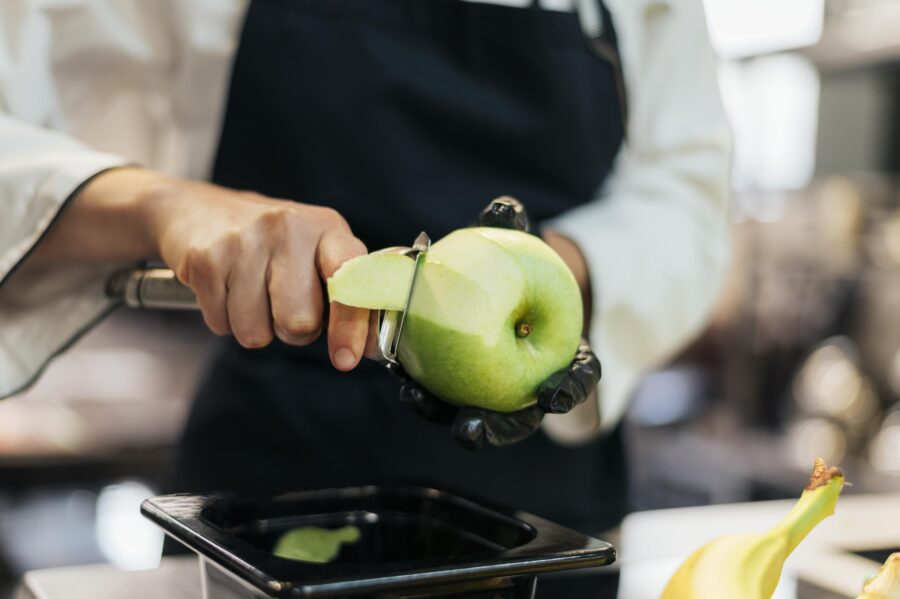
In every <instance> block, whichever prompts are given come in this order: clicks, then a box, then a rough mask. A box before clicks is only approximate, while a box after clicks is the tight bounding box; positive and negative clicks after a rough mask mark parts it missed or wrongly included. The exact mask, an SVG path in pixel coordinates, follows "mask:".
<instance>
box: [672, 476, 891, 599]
mask: <svg viewBox="0 0 900 599" xmlns="http://www.w3.org/2000/svg"><path fill="white" fill-rule="evenodd" d="M843 485H844V476H843V473H841V471H840V469H838V468H828V467H827V466H826V465H825V462H824V461H822V460H821V459H817V460H816V463H815V466H814V467H813V473H812V476H811V477H810V482H809V484H808V485H807V487H806V489H805V490H804V491H803V494H802V495H801V496H800V499H799V500H798V501H797V503H796V504H795V505H794V507H793V508H792V509H791V511H790V512H789V513H788V515H787V516H786V517H785V518H784V519H783V520H782V521H781V522H779V523H778V524H777V525H776V526H775V527H774V528H772V529H771V530H770V531H768V532H766V533H763V534H735V535H728V536H724V537H719V538H717V539H713V540H712V541H710V542H709V543H707V544H706V545H704V546H703V547H701V548H700V549H698V550H697V551H695V552H694V553H693V554H692V555H691V556H690V557H689V558H688V559H687V561H685V562H684V563H683V564H682V565H681V566H680V567H679V568H678V570H677V571H676V572H675V574H674V575H673V576H672V578H671V580H669V583H668V585H666V588H665V590H664V591H663V594H662V597H661V599H726V598H727V599H771V597H772V594H773V593H774V592H775V587H776V586H778V580H779V579H780V578H781V569H782V567H783V566H784V561H785V560H786V559H787V557H788V555H790V554H791V552H792V551H793V550H794V549H795V548H796V547H797V545H799V544H800V541H802V540H803V539H804V537H806V535H807V534H809V532H810V531H811V530H812V529H813V528H814V527H815V526H816V525H817V524H818V523H819V522H821V521H822V520H823V519H825V518H826V517H827V516H830V515H831V514H833V513H834V506H835V504H836V503H837V498H838V495H840V492H841V489H842V488H843ZM879 599H880V598H879Z"/></svg>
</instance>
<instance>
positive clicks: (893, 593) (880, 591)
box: [856, 553, 900, 599]
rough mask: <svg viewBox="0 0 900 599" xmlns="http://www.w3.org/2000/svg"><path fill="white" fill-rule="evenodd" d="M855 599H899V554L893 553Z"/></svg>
mask: <svg viewBox="0 0 900 599" xmlns="http://www.w3.org/2000/svg"><path fill="white" fill-rule="evenodd" d="M856 599H900V553H893V554H891V556H890V557H888V558H887V561H886V562H884V565H883V566H882V567H881V570H879V571H878V574H876V575H875V576H874V577H872V578H870V579H869V581H868V582H867V583H866V586H865V587H863V592H862V595H860V596H859V597H857V598H856Z"/></svg>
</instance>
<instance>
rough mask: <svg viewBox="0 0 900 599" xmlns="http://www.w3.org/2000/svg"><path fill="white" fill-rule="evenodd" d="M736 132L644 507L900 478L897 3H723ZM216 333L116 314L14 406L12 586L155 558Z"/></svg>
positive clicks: (639, 482)
mask: <svg viewBox="0 0 900 599" xmlns="http://www.w3.org/2000/svg"><path fill="white" fill-rule="evenodd" d="M705 4H706V9H707V15H708V19H709V26H710V34H711V37H712V40H713V43H714V46H715V49H716V52H717V53H718V55H719V56H720V58H721V67H720V81H721V88H722V95H723V97H724V100H725V103H726V106H727V109H728V112H729V115H730V118H731V122H732V125H733V129H734V135H735V141H736V148H735V157H734V158H735V161H734V177H733V182H734V196H733V212H732V220H733V242H734V264H733V269H732V272H731V276H730V279H729V282H728V284H727V287H726V289H725V290H724V291H723V293H722V297H721V301H720V302H719V305H718V309H717V311H716V315H715V317H714V319H713V321H712V323H711V324H710V326H709V328H708V329H707V330H706V332H705V333H704V334H703V336H702V337H701V338H700V339H698V340H697V341H696V343H694V344H693V345H692V346H691V347H690V348H688V349H687V350H686V351H685V352H684V353H683V354H682V355H681V356H679V357H678V358H677V359H675V360H673V361H672V363H671V364H669V365H668V366H666V367H665V368H663V369H660V370H659V371H658V372H655V373H653V374H651V375H650V376H648V377H646V379H645V380H644V381H643V383H642V384H641V386H640V388H639V389H638V391H637V392H636V394H635V398H634V401H633V403H632V406H631V409H630V411H629V413H628V415H627V418H626V422H625V426H626V428H627V432H628V443H629V453H630V456H631V463H630V470H631V473H632V479H631V485H632V488H633V499H634V508H635V509H641V510H644V509H654V508H665V507H680V506H694V505H705V504H710V503H730V502H739V501H748V500H757V499H773V498H783V497H792V496H795V495H796V493H797V490H798V486H799V485H800V483H802V481H803V480H804V477H805V476H806V475H807V473H808V471H809V467H810V465H811V463H812V460H813V457H814V456H816V455H822V456H823V457H825V458H826V459H827V460H828V461H829V462H833V463H840V464H841V465H843V466H844V467H845V470H846V471H847V472H848V473H849V478H850V479H851V480H852V482H853V483H854V486H853V487H852V488H851V489H850V490H849V492H850V493H870V492H877V491H895V492H896V491H900V0H831V1H827V2H823V0H790V1H788V2H785V1H784V0H753V1H752V2H748V1H746V0H706V2H705ZM213 342H214V339H213V337H212V336H211V335H209V334H207V333H206V332H205V330H204V328H203V326H202V322H201V321H200V320H199V318H198V317H197V316H196V315H193V314H174V315H173V314H134V313H130V314H126V313H119V314H116V315H114V316H113V317H112V318H110V319H109V320H108V321H107V322H105V323H103V324H102V325H101V326H100V327H98V328H97V329H96V330H94V331H92V332H91V333H90V334H88V335H87V336H85V337H84V339H82V340H81V341H80V342H79V343H78V345H77V346H76V347H75V348H74V349H73V350H72V351H70V352H68V353H67V354H65V355H64V356H62V357H61V358H59V359H58V360H56V361H55V362H54V363H53V364H52V365H51V366H50V368H49V369H48V371H47V372H46V375H45V376H44V377H43V378H42V379H41V380H40V382H39V383H38V384H37V385H36V386H35V387H34V388H33V389H31V390H30V391H28V392H27V393H25V394H24V395H22V396H19V397H16V398H13V399H10V400H6V401H3V402H0V597H4V596H6V595H5V594H6V593H7V592H8V589H10V588H11V587H12V585H13V584H14V581H15V580H16V579H17V578H18V577H19V576H20V575H21V573H22V572H24V571H26V570H30V569H34V568H43V567H50V566H57V565H65V564H79V563H96V562H103V561H108V562H112V563H115V564H117V565H120V566H121V567H123V568H135V569H140V568H147V567H152V566H153V565H154V564H155V563H157V562H158V560H159V551H160V547H161V544H162V538H161V536H160V533H158V532H157V531H156V530H155V529H154V528H153V527H152V526H151V525H149V524H146V523H145V522H144V521H143V520H142V518H141V517H140V515H139V514H138V511H137V507H138V505H139V503H140V501H141V500H142V499H143V498H145V497H147V496H149V495H151V494H153V493H155V492H157V491H159V490H160V489H161V488H162V486H163V485H164V483H165V479H164V476H165V472H166V469H167V467H168V465H169V463H170V460H171V457H172V450H173V449H172V448H173V444H174V443H175V441H176V438H177V436H178V434H179V431H180V428H181V426H182V423H183V419H184V416H185V413H186V410H187V406H188V402H189V399H190V396H191V392H192V388H193V386H194V384H195V381H196V379H197V377H198V376H199V375H200V373H201V371H202V368H203V366H204V363H205V356H206V354H207V353H208V351H209V348H210V346H211V343H213Z"/></svg>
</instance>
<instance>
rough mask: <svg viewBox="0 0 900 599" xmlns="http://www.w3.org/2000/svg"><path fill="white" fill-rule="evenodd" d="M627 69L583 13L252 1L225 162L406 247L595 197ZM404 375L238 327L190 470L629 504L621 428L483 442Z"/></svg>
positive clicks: (233, 172) (198, 425) (369, 238)
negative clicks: (424, 403) (409, 400)
mask: <svg viewBox="0 0 900 599" xmlns="http://www.w3.org/2000/svg"><path fill="white" fill-rule="evenodd" d="M606 17H607V19H606V23H607V28H606V35H607V37H608V41H609V42H610V43H611V44H613V47H615V46H614V44H615V37H614V35H615V34H614V31H613V30H612V27H611V24H610V20H609V15H608V13H607V14H606ZM615 77H616V73H615V70H614V68H613V66H612V65H611V64H609V63H608V62H605V61H604V60H602V59H601V58H598V56H597V55H595V54H593V53H592V52H591V51H590V50H589V49H588V47H587V45H586V42H585V40H584V38H583V36H582V34H581V30H580V28H579V25H578V21H577V18H576V16H575V15H574V14H568V13H559V12H551V11H543V10H540V9H536V8H529V9H521V8H511V7H503V6H497V5H489V4H476V3H470V2H464V1H461V0H255V1H254V2H252V4H251V6H250V8H249V12H248V14H247V16H246V20H245V23H244V29H243V35H242V38H241V42H240V48H239V50H238V53H237V57H236V60H235V63H234V70H233V74H232V80H231V89H230V95H229V98H228V107H227V110H226V118H225V123H224V127H223V133H222V138H221V142H220V147H219V152H218V156H217V159H216V164H215V169H214V180H215V181H216V182H217V183H220V184H222V185H227V186H230V187H235V188H241V189H252V190H255V191H258V192H261V193H264V194H267V195H270V196H273V197H280V198H290V199H293V200H296V201H301V202H307V203H312V204H321V205H326V206H331V207H333V208H336V209H337V210H338V211H339V212H340V213H341V214H342V215H343V216H344V217H345V218H346V219H347V221H348V222H349V223H350V226H351V227H352V229H353V231H354V233H355V234H356V235H357V236H358V237H360V238H361V239H362V240H363V241H364V242H365V243H366V244H367V246H368V247H369V248H370V249H377V248H380V247H385V246H390V245H408V244H410V243H411V242H412V240H413V238H414V237H415V235H416V234H417V233H418V232H419V231H421V230H423V229H424V230H426V231H427V232H428V233H429V234H430V235H431V237H432V239H438V238H440V237H442V236H443V235H445V234H446V233H448V232H450V231H452V230H453V229H456V228H459V227H463V226H467V225H469V224H471V223H472V221H473V220H474V219H475V217H476V215H477V214H478V212H479V211H480V210H481V209H482V208H483V207H484V206H485V205H486V204H487V202H489V201H490V200H491V199H492V198H494V197H496V196H499V195H504V194H509V195H514V196H517V197H518V198H520V199H521V200H522V201H523V202H524V203H525V205H526V207H527V209H528V211H529V213H530V215H531V217H532V220H533V221H535V222H539V221H542V220H544V219H547V218H550V217H553V216H555V215H558V214H560V213H562V212H564V211H566V210H568V209H570V208H573V207H575V206H578V205H579V204H582V203H584V202H587V201H589V200H590V199H591V197H592V195H593V194H594V193H595V191H596V190H597V188H598V187H599V186H600V184H601V183H602V182H603V180H604V178H605V177H606V175H607V173H608V172H609V170H610V167H611V165H612V162H613V158H614V156H615V155H616V153H617V152H618V149H619V146H620V144H621V141H622V136H623V128H622V119H621V114H620V110H619V103H618V96H617V92H616V82H615ZM601 286H602V282H601ZM397 392H398V383H397V381H396V380H395V379H394V378H393V377H392V376H391V375H389V374H388V373H387V372H386V371H385V370H384V369H383V368H382V367H380V366H378V365H376V364H374V363H371V362H365V363H364V364H362V365H361V366H360V367H359V368H358V369H356V370H355V371H353V372H352V373H349V374H347V373H339V372H337V371H336V370H334V369H333V368H331V366H330V365H329V362H328V356H327V352H326V349H325V344H324V340H320V341H319V342H317V343H315V344H313V345H312V346H309V347H304V348H293V347H288V346H285V345H283V344H280V343H275V344H273V345H272V346H270V347H269V348H266V349H263V350H255V351H247V350H243V349H242V348H240V347H239V346H238V345H237V344H236V343H234V342H227V343H226V346H225V347H224V349H223V350H222V352H221V353H220V354H219V355H218V357H217V358H216V359H215V361H214V363H213V365H212V367H211V369H210V371H209V372H208V375H207V376H206V378H205V381H204V382H203V383H202V386H201V389H200V391H199V394H198V397H197V399H196V402H195V404H194V407H193V410H192V413H191V415H190V418H189V421H188V424H187V428H186V431H185V434H184V438H183V442H182V445H181V449H180V454H179V460H178V470H177V476H176V480H175V481H174V484H173V488H174V489H175V490H178V491H208V490H222V489H227V490H236V491H259V490H261V489H288V488H292V489H298V488H323V487H332V486H344V485H358V484H363V483H373V482H375V483H377V482H400V481H423V482H428V483H431V484H435V485H439V486H441V487H444V488H448V489H456V490H462V491H465V492H467V493H469V494H471V495H475V496H481V497H486V498H488V499H491V500H494V501H499V502H502V503H504V504H507V505H511V506H514V507H517V508H521V509H525V510H528V511H531V512H534V513H537V514H539V515H542V516H544V517H547V518H549V519H551V520H554V521H557V522H560V523H562V524H566V525H569V526H571V527H574V528H576V529H580V530H582V531H586V532H594V533H596V532H599V531H601V530H604V529H606V528H608V527H610V526H613V525H615V524H616V523H617V522H618V520H619V519H620V518H621V516H622V515H623V514H624V511H625V503H624V502H625V486H626V485H625V475H624V472H625V464H624V456H623V452H622V445H621V441H620V438H619V435H618V433H616V434H613V435H611V436H609V437H606V438H604V439H602V440H600V441H597V442H594V443H591V444H588V445H586V446H581V447H576V448H567V447H563V446H560V445H557V444H555V443H554V442H552V441H550V440H549V439H548V438H547V437H546V436H545V435H544V434H543V433H542V432H538V433H537V434H535V435H534V436H532V437H531V438H529V439H528V440H526V441H525V442H522V443H520V444H518V445H516V446H514V447H509V448H504V449H491V450H485V451H482V452H477V453H472V452H469V451H466V450H464V449H462V448H460V447H459V446H458V445H456V444H455V443H454V441H453V440H452V438H451V437H450V433H449V430H448V429H447V428H446V427H439V426H437V425H433V424H430V423H427V422H425V421H424V420H421V419H419V418H417V417H416V416H414V415H412V414H411V413H409V412H408V410H407V409H406V408H405V407H403V406H402V405H401V404H400V403H399V401H398V399H397Z"/></svg>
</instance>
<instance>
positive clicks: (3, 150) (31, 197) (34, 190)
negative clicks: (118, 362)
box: [0, 113, 125, 397]
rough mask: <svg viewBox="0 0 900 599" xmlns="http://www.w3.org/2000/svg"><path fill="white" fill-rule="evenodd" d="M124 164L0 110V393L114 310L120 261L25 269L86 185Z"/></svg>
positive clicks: (34, 372)
mask: <svg viewBox="0 0 900 599" xmlns="http://www.w3.org/2000/svg"><path fill="white" fill-rule="evenodd" d="M124 163H125V160H124V159H122V158H120V157H118V156H113V155H110V154H104V153H101V152H95V151H92V150H90V149H89V148H86V147H84V146H82V145H81V144H79V143H77V142H75V141H73V140H72V139H69V138H67V137H66V136H64V135H61V134H59V133H54V132H51V131H47V130H44V129H41V128H39V127H35V126H31V125H27V124H25V123H22V122H19V121H16V120H15V119H13V118H11V117H10V116H8V115H5V114H3V113H0V182H2V183H0V397H5V396H7V395H11V394H12V393H14V392H16V391H18V390H20V389H22V388H24V387H25V386H26V385H28V384H29V383H30V382H31V381H32V380H33V379H34V378H35V377H36V376H37V375H38V373H39V372H40V370H41V369H42V368H43V366H44V365H45V364H46V362H47V361H48V360H49V359H50V357H52V356H53V355H55V354H56V353H58V352H59V351H61V350H62V349H63V348H64V346H66V345H67V344H69V343H71V341H72V340H73V339H74V338H76V337H77V336H78V334H79V333H80V332H81V331H83V330H85V329H87V328H88V327H89V325H90V324H92V323H93V322H95V321H96V320H97V319H99V318H101V317H102V315H104V314H105V313H106V312H107V311H108V310H109V309H110V303H109V302H108V300H107V299H106V298H105V295H104V283H105V280H106V278H107V277H108V276H109V274H110V273H111V272H112V270H113V269H115V268H118V267H119V265H113V264H106V265H91V266H82V265H74V264H71V265H55V266H50V267H43V268H41V269H40V270H38V269H37V268H35V267H25V268H20V267H21V266H23V264H24V262H23V261H24V260H25V258H26V257H27V256H28V254H29V253H30V252H31V250H32V248H34V246H35V245H36V244H37V243H38V242H39V241H40V239H41V237H42V236H43V234H44V233H45V232H46V230H47V229H48V228H49V227H50V225H51V224H52V223H53V222H54V220H55V219H56V218H57V216H58V215H59V214H60V212H61V211H62V210H63V209H64V207H65V203H66V200H67V199H68V198H70V197H71V196H72V195H73V193H74V192H75V191H77V189H78V188H79V186H81V185H82V184H83V183H84V182H85V181H87V180H89V179H90V178H91V177H92V176H94V175H95V174H97V173H99V172H101V171H103V170H105V169H108V168H111V167H114V166H118V165H121V164H124Z"/></svg>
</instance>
